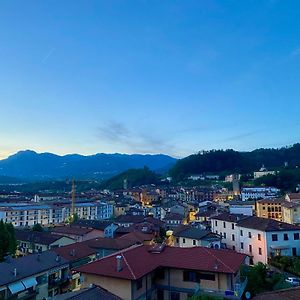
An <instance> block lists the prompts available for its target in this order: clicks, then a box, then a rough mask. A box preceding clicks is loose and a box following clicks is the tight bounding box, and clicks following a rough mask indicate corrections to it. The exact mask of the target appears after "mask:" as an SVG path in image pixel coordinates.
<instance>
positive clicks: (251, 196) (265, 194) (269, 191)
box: [241, 187, 280, 201]
mask: <svg viewBox="0 0 300 300" xmlns="http://www.w3.org/2000/svg"><path fill="white" fill-rule="evenodd" d="M279 193H280V190H279V189H277V188H275V187H245V188H242V193H241V197H242V201H246V200H259V199H271V198H276V197H277V196H278V195H279Z"/></svg>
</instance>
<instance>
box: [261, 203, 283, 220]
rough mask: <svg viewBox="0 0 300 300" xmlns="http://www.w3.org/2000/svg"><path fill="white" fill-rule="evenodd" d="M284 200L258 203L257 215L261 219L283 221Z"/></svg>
mask: <svg viewBox="0 0 300 300" xmlns="http://www.w3.org/2000/svg"><path fill="white" fill-rule="evenodd" d="M284 202H285V200H284V198H274V199H262V200H258V201H256V215H257V216H258V217H260V218H267V219H274V220H276V221H281V222H282V221H283V214H282V204H283V203H284Z"/></svg>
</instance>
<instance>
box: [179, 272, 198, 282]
mask: <svg viewBox="0 0 300 300" xmlns="http://www.w3.org/2000/svg"><path fill="white" fill-rule="evenodd" d="M183 281H191V282H198V281H199V278H198V276H197V273H196V272H193V271H183Z"/></svg>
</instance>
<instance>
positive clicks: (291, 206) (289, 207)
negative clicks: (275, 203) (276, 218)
mask: <svg viewBox="0 0 300 300" xmlns="http://www.w3.org/2000/svg"><path fill="white" fill-rule="evenodd" d="M282 216H283V222H285V223H289V224H295V225H299V224H300V200H299V201H297V202H296V201H295V200H294V202H288V201H286V202H284V203H283V204H282Z"/></svg>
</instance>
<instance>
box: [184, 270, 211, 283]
mask: <svg viewBox="0 0 300 300" xmlns="http://www.w3.org/2000/svg"><path fill="white" fill-rule="evenodd" d="M200 280H211V281H215V280H216V279H215V274H209V273H199V272H194V271H183V281H190V282H199V281H200Z"/></svg>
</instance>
